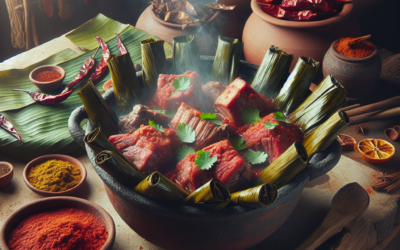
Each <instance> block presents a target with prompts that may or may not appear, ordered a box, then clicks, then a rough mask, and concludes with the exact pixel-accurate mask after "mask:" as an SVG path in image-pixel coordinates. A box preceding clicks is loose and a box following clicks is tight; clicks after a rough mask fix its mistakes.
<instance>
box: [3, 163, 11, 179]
mask: <svg viewBox="0 0 400 250" xmlns="http://www.w3.org/2000/svg"><path fill="white" fill-rule="evenodd" d="M10 171H11V169H10V167H9V166H7V165H5V164H0V178H1V177H3V176H5V175H6V174H8V173H10Z"/></svg>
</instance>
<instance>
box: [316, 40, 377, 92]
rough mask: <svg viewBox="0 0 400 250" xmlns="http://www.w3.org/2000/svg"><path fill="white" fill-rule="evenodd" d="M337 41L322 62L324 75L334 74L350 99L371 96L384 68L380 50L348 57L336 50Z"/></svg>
mask: <svg viewBox="0 0 400 250" xmlns="http://www.w3.org/2000/svg"><path fill="white" fill-rule="evenodd" d="M337 41H338V40H336V41H334V42H333V43H332V44H331V47H330V48H329V50H328V51H327V52H326V54H325V57H324V61H323V63H322V71H323V74H324V77H327V76H328V75H333V77H335V78H336V79H337V80H338V81H339V82H340V83H341V84H342V85H343V86H344V87H345V88H346V90H347V93H348V94H347V98H348V99H349V100H361V99H365V98H367V97H369V96H371V94H372V92H373V91H374V88H375V86H376V84H377V83H378V81H379V77H380V75H381V69H382V61H381V57H380V56H379V54H378V50H377V49H376V48H375V50H374V52H373V53H372V54H371V55H370V56H367V57H364V58H352V57H347V56H344V55H341V54H339V52H337V51H336V49H335V47H334V46H333V45H334V44H335V43H336V42H337ZM365 42H367V43H370V42H368V41H365ZM370 44H371V43H370Z"/></svg>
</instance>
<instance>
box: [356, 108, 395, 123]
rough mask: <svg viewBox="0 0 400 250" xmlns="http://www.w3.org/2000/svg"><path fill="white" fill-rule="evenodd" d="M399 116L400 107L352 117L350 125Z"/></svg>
mask: <svg viewBox="0 0 400 250" xmlns="http://www.w3.org/2000/svg"><path fill="white" fill-rule="evenodd" d="M349 112H350V111H349ZM397 115H400V107H397V108H392V109H388V110H381V111H374V112H371V113H366V114H362V115H357V116H353V117H350V123H349V125H354V124H360V123H364V122H370V121H376V120H381V119H386V118H390V117H393V116H397Z"/></svg>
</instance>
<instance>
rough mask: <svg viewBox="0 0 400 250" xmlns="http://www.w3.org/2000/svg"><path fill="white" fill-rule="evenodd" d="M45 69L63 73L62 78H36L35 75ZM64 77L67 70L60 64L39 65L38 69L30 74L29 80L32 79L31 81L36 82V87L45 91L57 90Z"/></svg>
mask: <svg viewBox="0 0 400 250" xmlns="http://www.w3.org/2000/svg"><path fill="white" fill-rule="evenodd" d="M45 70H51V71H55V72H57V73H59V74H60V75H61V78H59V79H56V80H54V81H49V82H40V81H37V80H36V79H35V76H36V75H37V74H38V73H40V72H42V71H45ZM64 78H65V70H64V69H63V68H61V67H60V66H55V65H45V66H41V67H37V68H36V69H34V70H32V71H31V73H30V74H29V80H31V82H33V84H35V85H36V87H38V88H39V89H40V90H42V91H45V92H51V91H53V90H56V89H57V88H58V87H60V85H61V83H62V82H63V81H64Z"/></svg>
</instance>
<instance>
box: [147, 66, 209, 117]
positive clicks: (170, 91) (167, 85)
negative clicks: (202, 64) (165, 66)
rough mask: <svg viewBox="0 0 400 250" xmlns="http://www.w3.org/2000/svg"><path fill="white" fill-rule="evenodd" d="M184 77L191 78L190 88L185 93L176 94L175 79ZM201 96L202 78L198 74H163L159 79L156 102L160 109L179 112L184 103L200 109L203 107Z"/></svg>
mask: <svg viewBox="0 0 400 250" xmlns="http://www.w3.org/2000/svg"><path fill="white" fill-rule="evenodd" d="M184 76H186V77H189V78H190V83H191V85H190V87H189V88H188V89H186V90H183V91H181V90H179V91H176V92H174V91H175V87H174V86H173V81H174V79H177V78H180V77H184ZM201 95H202V91H201V78H200V76H199V75H198V74H197V73H196V72H193V71H186V72H185V73H184V74H182V75H165V74H161V75H160V76H159V78H158V82H157V92H156V94H155V96H154V102H155V104H156V106H157V107H158V108H159V109H163V110H169V111H175V110H177V109H178V107H179V106H180V105H181V103H182V102H185V103H187V104H189V105H190V106H192V107H194V108H197V109H200V108H201V107H202V103H201V98H202V97H201Z"/></svg>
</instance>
